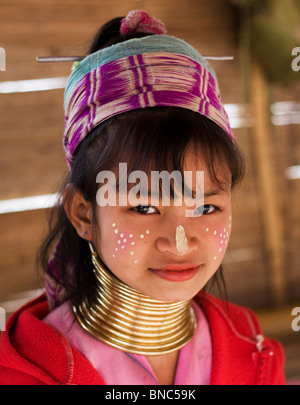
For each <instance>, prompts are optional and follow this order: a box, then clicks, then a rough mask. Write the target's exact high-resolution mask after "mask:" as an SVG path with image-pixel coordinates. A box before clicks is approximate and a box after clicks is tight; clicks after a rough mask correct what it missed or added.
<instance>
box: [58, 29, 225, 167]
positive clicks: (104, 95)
mask: <svg viewBox="0 0 300 405" xmlns="http://www.w3.org/2000/svg"><path fill="white" fill-rule="evenodd" d="M156 106H173V107H182V108H186V109H188V110H192V111H195V112H197V113H199V114H202V115H204V116H206V117H207V118H209V119H211V120H212V121H214V122H215V123H216V124H218V125H219V126H220V127H221V128H223V129H224V131H225V132H226V133H227V134H228V135H229V136H230V137H231V138H232V131H231V128H230V124H229V121H228V116H227V114H226V112H225V110H224V107H223V104H222V100H221V95H220V91H219V86H218V82H217V78H216V75H215V72H214V71H213V69H212V68H211V66H210V65H209V64H208V63H207V61H206V60H205V58H204V57H203V56H201V55H200V54H199V53H198V52H197V51H196V50H195V49H194V48H193V47H192V46H190V45H189V44H187V43H186V42H185V41H183V40H181V39H178V38H175V37H172V36H169V35H151V36H146V37H142V38H138V39H130V40H128V41H125V42H121V43H118V44H116V45H112V46H110V47H107V48H104V49H102V50H100V51H98V52H95V53H93V54H91V55H88V56H87V57H86V58H84V59H83V60H82V61H81V62H80V63H79V64H78V65H77V66H76V67H75V69H74V70H73V72H72V74H71V76H70V78H69V80H68V83H67V87H66V90H65V98H64V108H65V131H64V140H63V143H64V150H65V154H66V159H67V163H68V166H69V168H70V169H71V167H72V163H73V160H74V155H75V152H76V148H77V146H78V145H79V143H80V142H81V141H82V140H83V139H84V138H85V137H86V136H87V135H88V133H89V132H90V131H91V130H92V129H93V128H95V127H96V126H97V125H99V124H100V123H101V122H103V121H105V120H107V119H108V118H110V117H112V116H114V115H117V114H121V113H123V112H126V111H130V110H135V109H140V108H147V107H156Z"/></svg>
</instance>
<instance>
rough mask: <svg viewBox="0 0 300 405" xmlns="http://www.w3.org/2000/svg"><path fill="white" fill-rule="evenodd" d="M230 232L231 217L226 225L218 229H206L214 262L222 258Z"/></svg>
mask: <svg viewBox="0 0 300 405" xmlns="http://www.w3.org/2000/svg"><path fill="white" fill-rule="evenodd" d="M230 231H231V216H230V217H229V219H228V222H227V223H226V225H224V226H222V227H218V228H212V229H209V228H206V232H207V233H208V236H209V237H210V240H211V250H212V253H213V255H214V256H213V259H214V260H215V261H216V260H218V259H220V258H223V256H224V254H225V251H226V248H227V245H228V242H229V238H230Z"/></svg>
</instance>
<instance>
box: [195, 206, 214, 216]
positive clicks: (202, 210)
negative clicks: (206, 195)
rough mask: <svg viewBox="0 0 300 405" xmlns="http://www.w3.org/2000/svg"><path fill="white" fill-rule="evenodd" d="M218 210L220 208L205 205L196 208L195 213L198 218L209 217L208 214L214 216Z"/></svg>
mask: <svg viewBox="0 0 300 405" xmlns="http://www.w3.org/2000/svg"><path fill="white" fill-rule="evenodd" d="M217 209H218V208H217V207H216V206H215V205H211V204H205V205H201V206H200V207H198V208H196V209H195V211H194V213H195V215H197V216H200V215H208V214H212V213H213V212H214V211H215V210H217Z"/></svg>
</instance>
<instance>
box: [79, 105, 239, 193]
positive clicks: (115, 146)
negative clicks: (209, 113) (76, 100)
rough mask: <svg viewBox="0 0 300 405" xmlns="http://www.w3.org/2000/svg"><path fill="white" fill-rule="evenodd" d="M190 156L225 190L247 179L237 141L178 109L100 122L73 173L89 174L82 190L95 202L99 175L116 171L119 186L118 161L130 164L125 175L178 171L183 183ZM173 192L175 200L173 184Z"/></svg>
mask: <svg viewBox="0 0 300 405" xmlns="http://www.w3.org/2000/svg"><path fill="white" fill-rule="evenodd" d="M187 152H189V153H190V152H192V154H193V156H194V157H195V163H196V164H197V161H199V162H201V163H202V164H203V165H204V167H205V169H204V170H205V171H206V172H207V174H208V175H209V177H210V180H211V181H212V183H213V184H215V185H216V186H217V187H218V188H219V189H221V190H222V189H224V188H225V187H226V188H227V189H228V187H231V188H234V187H235V186H236V185H237V184H238V183H239V182H240V181H241V180H242V178H243V175H244V160H243V157H242V154H241V153H240V151H239V148H238V146H237V145H236V143H235V141H234V140H232V139H231V138H230V137H229V136H228V135H227V134H226V132H225V131H224V130H223V129H222V128H220V127H219V126H218V125H217V124H215V123H214V122H213V121H211V120H210V119H208V118H207V117H205V116H203V115H200V114H198V113H195V112H193V111H190V110H187V109H183V108H177V107H151V108H145V109H139V110H133V111H129V112H126V113H123V114H120V115H117V116H115V117H113V118H111V119H109V120H107V121H106V122H104V123H102V124H100V125H99V126H98V127H96V128H95V129H94V130H93V131H92V132H91V133H90V135H89V136H88V137H87V138H86V139H84V141H83V142H82V144H81V145H79V148H78V155H77V156H76V158H75V161H74V166H73V170H72V171H73V172H78V171H79V170H80V171H85V172H86V173H89V181H88V182H86V183H85V184H82V186H81V189H82V190H83V189H84V190H85V191H86V194H87V195H89V196H90V198H91V199H93V195H95V192H96V189H95V187H94V186H96V181H95V179H96V177H97V174H98V173H99V172H100V171H103V170H110V171H113V172H114V173H115V175H116V181H117V187H118V186H119V180H120V179H119V176H118V175H119V163H126V164H127V174H129V173H132V172H134V171H142V172H144V173H146V174H147V175H148V174H150V172H151V171H158V172H162V171H167V172H168V173H172V172H174V171H178V172H180V173H181V175H182V179H183V177H184V176H183V174H184V165H185V158H186V155H187ZM79 155H81V157H80V156H79ZM78 162H84V163H83V165H84V166H83V167H78V164H79V163H78ZM81 166H82V163H81ZM91 179H93V181H92V183H91V182H90V180H91ZM88 183H89V184H90V185H88ZM182 186H183V184H182ZM92 190H93V191H92ZM171 193H172V195H173V196H172V198H173V197H174V190H173V187H172V185H171Z"/></svg>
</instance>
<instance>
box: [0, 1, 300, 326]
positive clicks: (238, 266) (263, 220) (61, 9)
mask: <svg viewBox="0 0 300 405" xmlns="http://www.w3.org/2000/svg"><path fill="white" fill-rule="evenodd" d="M136 8H144V9H146V10H147V11H149V12H150V13H152V14H153V15H155V16H156V17H157V18H160V19H161V20H163V21H164V22H165V24H166V26H167V28H168V31H169V33H170V34H172V35H175V36H178V37H181V38H183V39H185V40H186V41H188V42H190V43H191V45H193V46H194V47H195V48H197V49H198V50H199V51H200V52H201V53H202V54H204V55H233V56H234V58H235V59H234V61H227V62H220V61H215V62H212V66H213V67H214V69H215V70H216V72H217V75H218V76H219V85H220V88H221V92H222V95H223V101H224V103H225V104H230V103H233V104H243V103H244V102H245V99H244V98H243V95H244V92H243V89H244V85H245V81H244V79H243V77H242V72H241V57H240V55H241V49H240V46H239V38H240V33H239V26H238V11H237V9H236V8H235V7H234V6H233V5H232V4H231V3H230V2H229V1H226V0H210V1H207V0H164V1H161V0H151V1H150V0H149V1H147V0H145V1H133V0H132V1H129V0H122V1H120V0H86V1H79V0H47V1H43V2H38V1H36V0H23V1H21V0H1V5H0V46H1V47H3V48H4V49H5V50H6V71H5V72H0V84H1V82H4V81H17V80H30V79H37V78H50V77H65V76H68V75H69V73H70V68H71V63H49V64H38V63H36V61H35V58H36V57H37V56H49V55H53V56H55V55H74V54H75V55H78V54H79V55H81V54H84V53H85V52H86V49H87V46H88V44H89V41H90V40H91V38H92V37H93V35H94V33H95V32H96V30H97V28H98V26H99V25H101V24H102V23H104V22H105V21H106V20H108V19H110V18H113V17H115V16H119V15H125V14H126V13H127V12H128V11H129V10H131V9H136ZM299 77H300V72H299ZM247 82H248V85H249V87H250V89H251V91H252V92H251V94H250V96H249V97H250V99H249V100H247V101H248V102H249V104H250V108H249V111H250V114H252V120H251V122H252V124H251V125H250V126H248V125H249V124H248V125H247V126H246V127H241V128H237V129H235V137H236V138H237V140H238V142H239V143H240V145H241V147H242V149H243V151H244V153H245V156H246V161H247V164H248V169H247V175H246V179H245V181H244V184H243V185H242V187H241V188H240V189H239V190H238V191H237V192H236V194H235V195H234V198H233V210H234V211H233V231H232V237H231V242H230V245H229V248H228V252H227V255H226V257H225V261H224V268H225V279H226V282H227V290H228V295H229V298H230V299H231V300H232V301H234V302H236V303H238V304H243V305H248V306H250V307H252V308H253V309H257V310H262V309H268V308H272V307H275V306H277V307H278V305H279V306H280V307H284V306H288V308H292V307H293V306H296V305H298V306H299V305H300V287H299V286H300V249H299V247H300V225H299V224H300V208H299V207H300V180H288V179H286V177H285V175H284V173H285V169H286V168H287V167H289V166H292V165H299V164H300V136H299V130H300V127H299V124H298V125H297V124H291V125H284V126H274V125H272V124H271V123H270V116H269V105H270V104H271V103H273V102H275V101H290V100H293V101H297V102H299V100H300V84H296V85H293V86H290V87H287V88H286V87H282V86H279V85H270V84H269V83H268V82H266V81H265V78H264V76H263V74H262V72H261V71H260V69H259V67H258V68H257V69H256V65H255V64H252V62H251V66H250V74H249V76H248V78H247ZM299 83H300V82H299ZM264 97H265V99H264ZM62 103H63V89H59V90H49V91H35V92H26V93H14V94H0V120H1V124H0V131H1V132H0V170H1V180H0V199H1V200H6V199H11V198H20V197H27V196H35V195H42V194H48V193H51V192H54V191H55V186H56V184H57V183H59V181H60V179H61V177H62V175H63V173H64V172H65V171H66V163H65V160H64V155H63V151H62V133H63V124H64V119H63V108H62ZM257 103H258V104H257ZM259 103H260V104H259ZM251 104H252V105H251ZM258 105H260V109H259V110H258V108H257V106H258ZM255 107H256V108H255ZM257 110H258V111H257ZM247 111H248V110H247ZM259 111H261V112H262V114H260V115H261V116H258V117H256V116H254V117H253V113H255V112H257V113H258V114H259ZM262 128H265V129H266V131H265V132H264V135H263V137H261V135H260V134H261V132H260V131H261V129H262ZM266 179H267V180H266ZM270 179H271V184H270V183H269V180H270ZM266 182H267V183H266ZM44 228H45V210H35V211H25V212H19V213H9V214H1V215H0V229H1V230H2V232H1V233H0V302H1V301H5V300H7V299H8V298H9V297H11V296H12V295H14V294H16V293H22V292H24V291H28V290H33V289H36V288H38V287H39V286H40V282H39V279H38V277H37V273H36V269H35V264H34V261H35V254H36V251H37V248H38V245H39V243H40V241H41V237H42V234H43V232H44ZM286 322H290V320H289V319H287V320H286ZM299 333H300V332H299Z"/></svg>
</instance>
